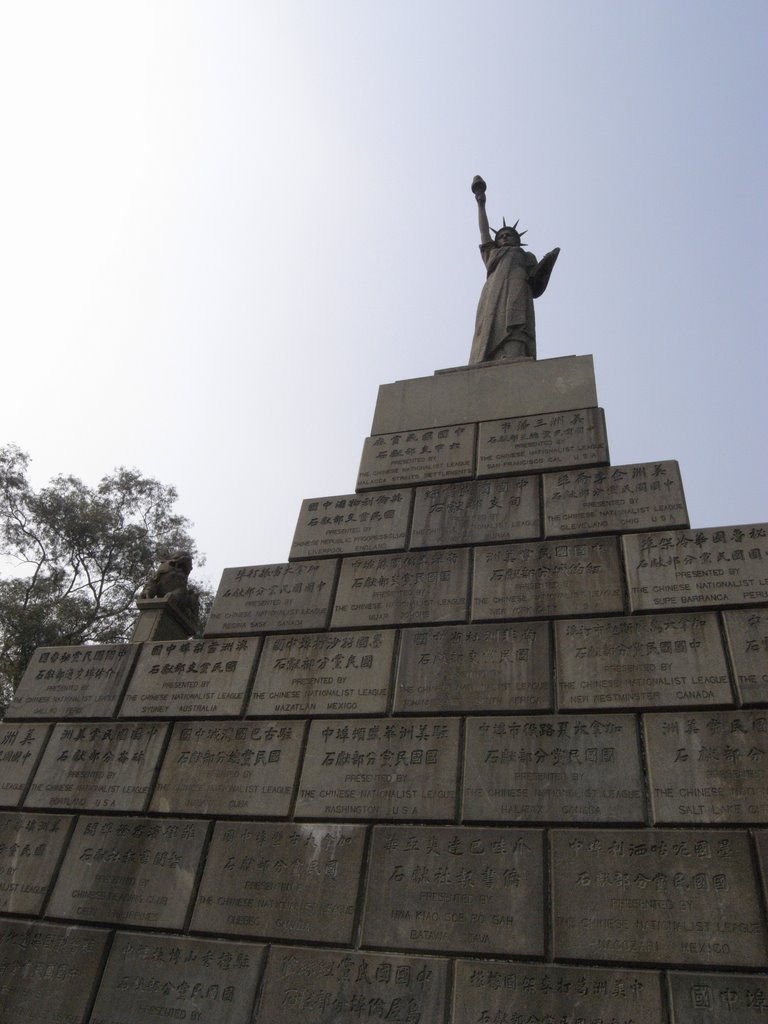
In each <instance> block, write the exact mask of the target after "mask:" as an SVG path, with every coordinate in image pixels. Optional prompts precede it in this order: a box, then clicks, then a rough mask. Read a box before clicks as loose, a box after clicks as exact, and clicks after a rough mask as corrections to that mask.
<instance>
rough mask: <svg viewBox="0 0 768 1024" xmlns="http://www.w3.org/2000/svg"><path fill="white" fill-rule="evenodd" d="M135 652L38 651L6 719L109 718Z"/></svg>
mask: <svg viewBox="0 0 768 1024" xmlns="http://www.w3.org/2000/svg"><path fill="white" fill-rule="evenodd" d="M136 654H137V649H136V647H135V645H134V644H93V645H88V646H84V647H38V649H37V650H36V651H35V653H34V654H33V655H32V658H31V659H30V662H29V664H28V665H27V669H26V672H25V673H24V676H23V678H22V680H21V682H20V683H19V688H18V690H17V691H16V695H15V696H14V698H13V703H12V704H11V706H10V707H9V708H8V711H7V713H6V716H5V717H6V719H7V720H9V721H10V720H11V719H14V718H112V716H113V715H114V713H115V709H116V707H117V702H118V701H119V699H120V694H121V693H122V691H123V686H124V685H125V681H126V679H127V678H128V675H129V673H130V671H131V667H132V666H133V663H134V661H135V659H136Z"/></svg>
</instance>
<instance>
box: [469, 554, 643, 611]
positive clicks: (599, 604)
mask: <svg viewBox="0 0 768 1024" xmlns="http://www.w3.org/2000/svg"><path fill="white" fill-rule="evenodd" d="M472 595H473V596H472V619H473V620H482V619H539V618H546V617H548V616H555V615H579V614H582V613H584V614H588V613H590V612H591V613H592V614H594V613H596V612H597V613H599V612H623V611H624V590H623V587H622V582H621V572H620V570H619V552H618V547H617V544H616V538H615V537H602V538H599V539H592V540H590V539H585V540H562V541H557V540H552V541H544V542H541V543H538V544H535V543H534V544H504V545H502V546H499V547H491V548H482V549H480V550H479V551H476V552H475V569H474V583H473V587H472Z"/></svg>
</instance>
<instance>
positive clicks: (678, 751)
mask: <svg viewBox="0 0 768 1024" xmlns="http://www.w3.org/2000/svg"><path fill="white" fill-rule="evenodd" d="M643 724H644V728H645V743H646V749H647V751H648V772H649V783H650V788H651V805H652V807H653V817H654V821H656V822H659V823H661V824H670V825H672V824H678V823H679V824H682V825H696V824H706V825H716V824H721V825H730V824H741V823H749V822H754V823H755V824H763V823H764V822H765V821H766V820H768V716H767V715H766V714H765V713H764V712H760V711H745V710H742V711H735V712H734V711H698V712H685V713H683V712H681V713H680V714H673V713H671V712H668V713H666V714H660V715H644V716H643Z"/></svg>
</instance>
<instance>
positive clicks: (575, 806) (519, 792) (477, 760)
mask: <svg viewBox="0 0 768 1024" xmlns="http://www.w3.org/2000/svg"><path fill="white" fill-rule="evenodd" d="M466 728H467V740H466V757H465V761H464V775H463V778H464V805H463V806H464V809H463V815H462V817H463V820H464V821H526V822H527V821H532V822H533V821H554V822H558V821H561V822H566V821H584V822H587V821H594V822H605V821H613V822H632V823H634V822H637V823H638V824H642V823H643V822H644V821H645V797H644V785H643V771H642V765H641V760H640V746H639V739H638V734H637V726H636V723H635V717H634V716H633V715H598V716H595V717H592V718H587V717H582V716H569V717H565V716H559V717H553V716H552V715H549V716H547V717H546V718H544V717H540V716H535V717H531V718H528V717H526V718H470V719H467V726H466Z"/></svg>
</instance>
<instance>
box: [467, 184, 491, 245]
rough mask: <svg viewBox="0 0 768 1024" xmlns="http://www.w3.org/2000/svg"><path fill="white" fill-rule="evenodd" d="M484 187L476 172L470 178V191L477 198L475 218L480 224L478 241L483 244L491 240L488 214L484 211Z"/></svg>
mask: <svg viewBox="0 0 768 1024" xmlns="http://www.w3.org/2000/svg"><path fill="white" fill-rule="evenodd" d="M485 187H486V186H485V182H484V181H483V179H482V178H481V177H480V175H479V174H476V175H475V176H474V178H473V179H472V192H473V193H474V196H475V199H476V200H477V220H478V224H479V225H480V242H481V243H482V244H483V245H486V244H487V243H488V242H491V241H493V239H492V238H491V228H490V225H489V224H488V214H487V213H486V212H485Z"/></svg>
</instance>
